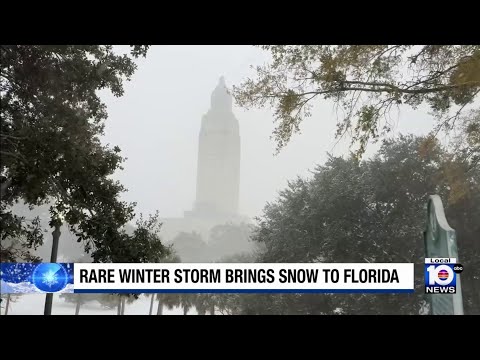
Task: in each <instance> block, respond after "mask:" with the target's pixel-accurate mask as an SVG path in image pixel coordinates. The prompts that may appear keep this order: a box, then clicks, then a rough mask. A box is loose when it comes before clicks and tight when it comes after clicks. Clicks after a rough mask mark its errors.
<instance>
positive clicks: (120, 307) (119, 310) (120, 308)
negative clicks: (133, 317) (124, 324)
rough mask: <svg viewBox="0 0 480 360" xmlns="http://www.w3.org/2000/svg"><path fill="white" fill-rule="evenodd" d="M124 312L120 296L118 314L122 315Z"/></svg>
mask: <svg viewBox="0 0 480 360" xmlns="http://www.w3.org/2000/svg"><path fill="white" fill-rule="evenodd" d="M121 313H122V297H121V296H119V297H118V306H117V315H121Z"/></svg>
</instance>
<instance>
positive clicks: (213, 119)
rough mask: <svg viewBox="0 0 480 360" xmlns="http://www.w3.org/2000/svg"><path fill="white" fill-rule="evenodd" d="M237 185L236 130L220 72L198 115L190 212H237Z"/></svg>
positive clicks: (238, 137)
mask: <svg viewBox="0 0 480 360" xmlns="http://www.w3.org/2000/svg"><path fill="white" fill-rule="evenodd" d="M239 188H240V134H239V127H238V120H237V119H236V118H235V115H234V114H233V112H232V97H231V95H230V94H229V93H228V92H227V88H226V86H225V80H224V78H223V76H222V77H221V78H220V81H219V83H218V85H217V87H216V88H215V90H214V91H213V93H212V96H211V105H210V110H209V111H208V112H207V114H205V115H204V116H203V118H202V125H201V129H200V136H199V145H198V163H197V194H196V201H195V206H194V212H195V213H197V214H202V215H207V216H208V215H211V216H218V215H227V216H228V215H237V213H238V196H239Z"/></svg>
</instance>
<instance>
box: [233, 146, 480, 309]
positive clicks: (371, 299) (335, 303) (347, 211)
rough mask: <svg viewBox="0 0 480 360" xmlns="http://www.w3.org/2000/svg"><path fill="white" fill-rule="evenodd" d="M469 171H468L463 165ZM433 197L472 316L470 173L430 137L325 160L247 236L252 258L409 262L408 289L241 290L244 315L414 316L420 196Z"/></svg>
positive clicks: (475, 297)
mask: <svg viewBox="0 0 480 360" xmlns="http://www.w3.org/2000/svg"><path fill="white" fill-rule="evenodd" d="M469 169H470V170H469ZM431 194H439V195H440V196H441V198H442V199H443V202H444V205H445V207H446V215H447V219H448V221H449V223H450V224H451V226H452V227H453V228H454V229H456V230H457V234H458V245H459V257H460V262H461V263H462V264H463V265H464V266H465V268H466V269H468V271H466V272H464V274H462V286H463V293H464V299H465V300H464V302H465V312H466V313H467V314H479V313H480V292H479V291H478V282H479V281H478V279H479V277H480V271H479V270H478V269H480V242H479V237H478V234H480V223H479V221H478V219H480V173H479V171H478V167H476V168H473V170H472V169H471V164H470V163H469V162H465V161H464V159H458V158H455V157H454V156H452V153H450V152H448V151H446V150H445V149H443V148H442V147H441V146H439V145H438V143H436V142H435V141H434V140H432V138H427V139H425V138H416V137H413V136H403V137H401V138H400V139H398V140H396V141H393V140H391V141H385V142H384V144H383V146H382V148H381V150H380V151H379V152H378V154H377V155H376V156H375V157H373V158H372V159H370V160H368V161H363V162H358V161H357V160H356V159H355V157H352V158H349V159H342V158H334V157H331V158H330V159H329V160H328V161H327V162H326V164H325V165H323V166H319V167H317V169H316V170H315V171H314V172H313V177H312V178H311V179H300V178H299V179H297V180H295V181H292V182H291V183H290V184H289V186H288V188H287V189H285V190H283V191H282V192H281V193H280V196H279V198H278V199H277V201H275V202H274V203H271V204H268V205H267V206H266V207H265V210H264V214H263V216H262V217H261V218H260V219H258V228H257V229H256V230H255V232H254V234H253V236H252V239H253V240H254V241H256V242H259V243H262V244H264V246H265V250H264V251H263V252H262V253H260V255H259V256H258V258H257V261H259V262H287V263H288V262H345V263H353V262H413V263H415V264H416V265H415V266H416V268H415V274H416V279H415V287H416V293H415V294H412V295H405V294H398V295H396V294H380V295H372V294H365V295H357V294H352V295H348V294H346V295H343V294H341V295H336V294H335V295H328V294H325V295H324V294H303V295H302V294H288V295H268V294H264V295H248V296H242V297H240V298H239V299H238V302H236V306H237V307H238V306H239V305H240V307H241V312H242V313H244V314H251V313H253V314H264V313H266V314H333V313H340V314H418V313H419V312H421V309H422V306H424V302H423V295H422V294H423V293H424V290H423V285H424V284H423V283H424V279H423V276H424V275H423V262H424V249H423V235H422V232H423V230H424V229H425V224H426V209H425V206H426V202H427V198H428V196H429V195H431Z"/></svg>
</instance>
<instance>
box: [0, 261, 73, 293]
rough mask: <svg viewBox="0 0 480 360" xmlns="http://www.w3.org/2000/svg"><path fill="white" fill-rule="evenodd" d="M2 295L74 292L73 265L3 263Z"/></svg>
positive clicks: (1, 271)
mask: <svg viewBox="0 0 480 360" xmlns="http://www.w3.org/2000/svg"><path fill="white" fill-rule="evenodd" d="M0 278H1V292H2V294H8V293H10V294H31V293H56V292H70V293H72V292H73V264H69V263H40V264H32V263H1V264H0Z"/></svg>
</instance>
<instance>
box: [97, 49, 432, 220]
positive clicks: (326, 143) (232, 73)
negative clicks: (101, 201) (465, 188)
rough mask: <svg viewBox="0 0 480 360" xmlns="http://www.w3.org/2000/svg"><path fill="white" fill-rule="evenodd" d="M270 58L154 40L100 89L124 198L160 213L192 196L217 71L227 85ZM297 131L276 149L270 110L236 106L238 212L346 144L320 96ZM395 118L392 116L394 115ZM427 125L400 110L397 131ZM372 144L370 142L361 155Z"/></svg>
mask: <svg viewBox="0 0 480 360" xmlns="http://www.w3.org/2000/svg"><path fill="white" fill-rule="evenodd" d="M265 61H268V54H267V53H266V52H264V51H263V50H261V49H258V48H255V47H251V46H238V45H236V46H218V45H217V46H163V45H162V46H153V47H151V48H150V50H149V52H148V54H147V57H146V59H140V60H138V61H137V64H138V70H137V71H136V73H135V74H134V76H133V78H132V80H131V81H130V82H128V83H126V84H125V94H124V96H123V97H121V98H115V97H113V96H112V95H111V94H110V93H106V92H102V93H101V98H102V100H104V101H105V103H106V105H107V108H108V113H109V119H108V120H107V123H106V128H105V133H106V134H105V139H104V140H105V142H106V143H110V144H111V145H118V146H120V148H121V149H122V155H123V156H124V157H127V158H128V159H127V161H126V162H125V163H124V170H123V171H120V172H118V173H117V174H116V176H115V178H116V179H118V180H120V181H121V182H122V184H123V185H125V186H126V187H127V189H128V190H129V192H128V193H126V194H125V195H124V196H123V198H124V200H126V201H136V202H137V204H138V206H137V214H138V213H140V212H143V213H145V214H147V213H153V212H154V211H155V210H159V212H160V216H161V217H181V216H183V212H184V211H186V210H191V209H192V206H193V202H194V200H195V184H196V169H197V152H198V133H199V130H200V124H201V118H202V116H203V115H204V114H205V113H206V112H207V111H208V109H209V106H210V95H211V93H212V91H213V90H214V88H215V86H216V85H217V83H218V79H219V77H220V76H222V75H223V76H225V80H226V83H227V86H228V87H231V86H232V84H236V85H238V84H239V83H240V82H241V81H242V80H243V79H245V78H246V77H247V76H254V71H253V70H252V69H250V65H260V64H263V63H264V62H265ZM315 104H316V106H315V109H314V111H313V114H312V117H311V118H309V119H307V120H306V121H304V122H303V123H302V125H301V131H302V133H301V134H297V135H295V136H294V137H293V139H292V141H291V142H290V143H289V144H288V145H287V147H286V148H284V149H283V150H282V151H281V153H280V154H279V155H277V156H274V155H273V153H274V150H275V143H274V141H273V140H272V139H271V138H270V136H271V134H272V130H273V128H274V124H273V115H272V111H270V109H266V110H250V111H248V112H247V111H245V110H242V109H239V108H238V107H234V113H235V116H236V117H237V118H238V120H239V124H240V136H241V170H240V174H241V176H240V213H241V214H242V215H246V216H250V217H252V216H256V215H260V213H261V211H262V209H263V207H264V206H265V204H266V202H268V201H273V200H274V199H275V198H276V196H277V192H278V191H279V190H281V189H282V188H284V187H285V186H286V183H287V180H292V179H294V178H295V177H296V176H297V175H300V176H308V175H309V170H311V169H313V168H314V167H315V165H316V164H321V163H323V162H324V161H325V160H326V158H327V152H330V153H332V154H335V155H342V154H347V152H346V151H347V148H348V146H347V145H348V143H347V142H346V141H343V142H341V143H340V144H338V145H337V146H336V147H334V145H335V143H336V142H337V140H336V139H335V137H334V134H335V125H336V121H337V117H336V114H335V111H334V108H333V107H332V104H331V103H329V102H326V101H324V100H321V99H318V100H317V101H316V102H315ZM392 116H393V119H396V115H395V114H392ZM432 127H433V120H432V118H431V117H430V116H429V115H428V114H427V113H426V112H424V111H419V110H417V111H414V110H411V109H409V108H405V110H402V112H401V113H400V117H399V124H398V126H397V128H396V133H399V132H402V133H407V132H409V133H415V134H425V133H427V132H428V131H429V130H431V129H432ZM376 148H377V147H376V146H370V147H369V149H368V151H367V155H368V154H372V153H373V152H374V150H375V149H376Z"/></svg>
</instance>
